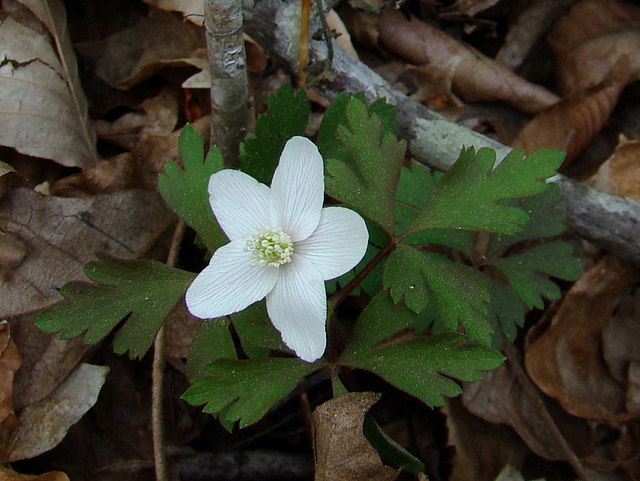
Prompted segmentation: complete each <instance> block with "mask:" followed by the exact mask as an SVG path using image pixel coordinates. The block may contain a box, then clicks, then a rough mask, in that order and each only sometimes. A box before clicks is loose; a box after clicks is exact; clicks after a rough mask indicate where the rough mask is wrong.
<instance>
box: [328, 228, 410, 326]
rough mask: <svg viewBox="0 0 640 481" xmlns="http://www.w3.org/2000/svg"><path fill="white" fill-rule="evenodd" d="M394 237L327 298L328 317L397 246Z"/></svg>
mask: <svg viewBox="0 0 640 481" xmlns="http://www.w3.org/2000/svg"><path fill="white" fill-rule="evenodd" d="M397 245H398V244H397V242H396V239H393V238H392V239H390V240H389V242H388V243H387V245H386V246H384V247H383V248H382V249H381V250H380V252H378V253H377V254H376V255H375V257H374V258H373V259H371V260H370V261H369V263H368V264H367V265H366V266H364V268H363V269H362V270H361V271H360V272H358V273H357V274H356V276H355V277H354V278H353V279H351V281H349V283H348V284H347V285H346V286H344V287H343V288H342V289H340V290H339V291H338V292H336V293H335V294H334V295H333V297H332V298H331V299H329V304H328V306H327V307H328V314H329V315H328V317H331V315H332V314H333V311H335V310H336V308H337V307H338V306H339V305H340V304H341V303H342V301H344V300H345V299H346V298H347V297H349V294H351V292H353V290H354V289H355V288H356V287H358V286H359V285H360V283H361V282H362V281H363V280H364V278H365V277H367V276H368V275H369V273H370V272H371V271H372V270H373V269H375V267H376V266H377V265H378V264H380V262H381V261H382V259H384V258H385V257H386V256H388V255H389V254H390V253H391V252H392V251H393V249H395V248H396V246H397Z"/></svg>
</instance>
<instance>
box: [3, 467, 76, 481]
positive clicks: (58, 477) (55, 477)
mask: <svg viewBox="0 0 640 481" xmlns="http://www.w3.org/2000/svg"><path fill="white" fill-rule="evenodd" d="M0 481H69V477H68V476H67V475H66V474H64V473H61V472H60V471H51V472H49V473H45V474H39V475H33V474H20V473H16V472H15V471H14V470H13V469H11V468H4V467H2V466H0Z"/></svg>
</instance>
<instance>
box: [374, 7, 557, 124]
mask: <svg viewBox="0 0 640 481" xmlns="http://www.w3.org/2000/svg"><path fill="white" fill-rule="evenodd" d="M378 29H379V32H380V43H381V44H382V45H384V46H385V47H386V48H388V49H389V50H391V51H392V52H394V53H396V54H397V55H400V56H401V57H403V58H404V59H406V60H408V61H409V62H411V63H413V64H416V65H426V64H430V63H434V62H438V61H446V60H447V59H449V58H451V57H454V56H460V57H461V61H460V64H459V66H458V68H457V69H456V71H455V75H454V77H453V87H454V92H455V93H456V94H457V95H459V96H460V97H461V98H462V99H463V100H465V101H469V102H478V101H485V100H487V101H503V102H507V103H509V104H510V105H512V106H514V107H516V108H518V109H520V110H522V111H523V112H527V113H530V114H535V113H538V112H540V111H543V110H546V109H548V108H549V107H551V106H552V105H553V104H555V103H557V102H558V100H559V98H558V97H557V96H556V95H555V94H553V93H551V92H549V91H548V90H546V89H544V88H542V87H540V86H538V85H534V84H532V83H529V82H527V81H526V80H524V79H523V78H522V77H519V76H518V75H516V74H514V73H513V72H511V71H510V70H508V69H506V68H505V67H503V66H501V65H500V64H498V63H496V62H495V61H493V60H491V59H489V58H488V57H485V56H484V55H482V54H481V53H479V52H477V51H475V50H473V49H472V48H471V47H469V46H467V45H465V44H463V43H462V42H459V41H457V40H455V39H453V38H451V37H450V36H448V35H447V34H445V33H443V32H442V31H440V30H438V29H436V28H434V27H431V26H430V25H428V24H426V23H425V22H422V21H420V20H418V19H417V18H415V17H411V18H410V19H407V18H406V17H405V16H404V14H403V13H402V12H400V11H398V10H394V9H389V10H385V11H384V12H383V13H382V14H380V15H379V16H378Z"/></svg>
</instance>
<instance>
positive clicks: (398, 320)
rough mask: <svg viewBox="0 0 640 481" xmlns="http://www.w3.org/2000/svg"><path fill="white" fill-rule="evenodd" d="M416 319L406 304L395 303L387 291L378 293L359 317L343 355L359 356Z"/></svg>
mask: <svg viewBox="0 0 640 481" xmlns="http://www.w3.org/2000/svg"><path fill="white" fill-rule="evenodd" d="M415 319H416V314H415V313H414V312H412V311H410V310H409V309H408V308H407V307H406V306H405V305H403V304H398V305H395V304H394V302H393V300H392V299H391V298H390V297H389V296H387V295H386V294H385V293H380V294H378V295H377V296H375V297H374V298H373V299H372V300H371V302H369V304H368V305H367V307H366V308H365V309H364V311H362V313H361V314H360V316H359V317H358V321H357V322H356V325H355V327H354V328H353V332H352V333H351V337H350V338H349V343H348V344H347V346H346V347H345V350H344V351H343V353H342V356H345V357H351V356H354V357H357V356H358V355H359V353H360V352H367V351H369V350H371V348H373V346H375V345H376V344H378V343H379V342H381V341H384V340H385V339H388V338H389V337H391V336H392V335H393V334H395V333H397V332H399V331H401V330H402V329H405V328H406V327H409V326H410V325H411V324H412V323H413V322H414V321H415ZM340 362H341V361H340Z"/></svg>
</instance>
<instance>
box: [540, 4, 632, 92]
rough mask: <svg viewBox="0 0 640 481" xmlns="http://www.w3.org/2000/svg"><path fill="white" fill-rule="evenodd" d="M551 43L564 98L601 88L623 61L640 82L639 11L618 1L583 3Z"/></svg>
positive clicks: (565, 19) (558, 26)
mask: <svg viewBox="0 0 640 481" xmlns="http://www.w3.org/2000/svg"><path fill="white" fill-rule="evenodd" d="M547 40H548V42H549V45H550V46H551V48H552V49H553V51H554V55H555V57H556V63H557V75H558V83H559V85H560V88H561V90H562V92H563V93H564V95H565V96H568V97H573V96H574V95H575V94H576V93H579V92H583V91H585V90H586V89H588V88H592V87H595V86H597V85H599V84H600V83H601V82H602V81H603V79H604V78H605V77H606V76H607V74H608V73H609V71H610V70H611V69H612V67H613V66H614V65H615V64H616V63H618V62H619V61H620V60H621V59H623V58H626V59H627V61H628V63H629V67H630V68H629V70H630V77H629V80H630V81H633V80H637V79H638V78H640V77H639V76H640V7H638V6H636V5H632V4H631V3H628V2H622V1H619V0H583V1H581V2H579V3H578V4H576V5H575V6H574V7H573V8H572V9H571V10H569V12H568V13H567V14H566V15H565V16H564V17H562V18H561V19H560V20H558V22H557V23H556V24H555V26H554V27H553V30H552V31H551V33H550V35H549V37H548V39H547Z"/></svg>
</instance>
